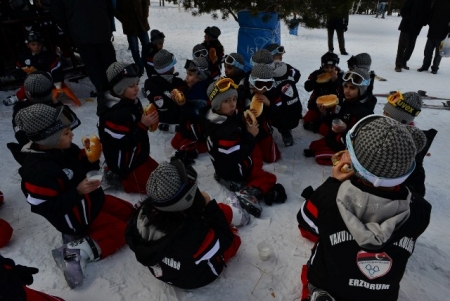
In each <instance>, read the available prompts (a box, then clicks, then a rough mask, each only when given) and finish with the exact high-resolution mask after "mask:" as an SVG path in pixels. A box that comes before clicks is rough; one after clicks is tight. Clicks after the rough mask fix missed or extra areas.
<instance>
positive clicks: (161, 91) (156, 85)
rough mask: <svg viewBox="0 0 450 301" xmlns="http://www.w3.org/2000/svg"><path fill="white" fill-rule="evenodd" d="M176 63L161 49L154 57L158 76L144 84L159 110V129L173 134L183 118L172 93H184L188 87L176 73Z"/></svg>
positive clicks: (149, 98)
mask: <svg viewBox="0 0 450 301" xmlns="http://www.w3.org/2000/svg"><path fill="white" fill-rule="evenodd" d="M176 63H177V59H176V58H175V56H174V55H173V54H172V53H170V52H169V51H167V50H165V49H161V50H160V51H158V52H157V53H156V54H155V56H154V57H153V67H154V69H155V72H156V74H154V75H152V76H150V77H149V78H148V79H147V80H146V81H145V84H144V91H145V95H146V96H147V99H148V101H149V102H150V103H152V104H154V105H155V106H156V108H157V109H158V115H159V125H158V128H159V129H160V130H161V131H170V132H172V133H174V132H175V131H176V129H177V128H178V127H179V122H180V117H181V107H180V105H179V104H178V102H177V100H176V99H174V95H173V93H172V91H173V90H174V89H177V90H179V91H182V90H184V89H185V87H186V83H185V82H184V81H183V80H182V79H181V78H180V77H178V73H176V72H175V64H176ZM183 97H184V95H183Z"/></svg>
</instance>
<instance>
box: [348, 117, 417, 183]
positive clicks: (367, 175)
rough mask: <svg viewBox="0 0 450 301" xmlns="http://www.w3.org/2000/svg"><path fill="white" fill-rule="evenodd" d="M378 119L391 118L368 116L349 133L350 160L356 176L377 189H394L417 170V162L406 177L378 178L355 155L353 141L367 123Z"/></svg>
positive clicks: (414, 162)
mask: <svg viewBox="0 0 450 301" xmlns="http://www.w3.org/2000/svg"><path fill="white" fill-rule="evenodd" d="M378 118H389V117H386V116H383V115H376V114H374V115H369V116H366V117H364V118H363V119H361V120H360V121H358V122H357V123H356V124H355V125H354V126H353V127H352V128H351V129H350V130H349V131H348V133H347V136H346V137H345V141H346V144H347V150H348V153H349V155H350V159H351V161H352V167H353V170H354V171H355V174H356V175H357V176H358V177H360V178H363V179H365V180H366V181H369V182H370V183H372V184H373V186H375V187H378V186H383V187H394V186H397V185H399V184H401V183H403V182H404V181H405V180H406V179H407V178H408V177H409V175H410V174H411V173H412V172H413V171H414V169H415V168H416V161H413V163H412V165H411V167H410V169H409V170H408V172H407V173H406V174H405V175H403V176H401V177H397V178H383V177H378V176H376V175H374V174H372V173H371V172H370V171H368V170H367V169H365V168H364V167H363V166H362V164H361V163H360V162H359V161H358V158H357V157H356V154H355V150H354V148H353V141H354V140H355V138H356V137H357V136H358V132H359V131H360V129H361V127H363V126H364V125H366V124H367V123H369V122H371V121H373V120H375V119H378Z"/></svg>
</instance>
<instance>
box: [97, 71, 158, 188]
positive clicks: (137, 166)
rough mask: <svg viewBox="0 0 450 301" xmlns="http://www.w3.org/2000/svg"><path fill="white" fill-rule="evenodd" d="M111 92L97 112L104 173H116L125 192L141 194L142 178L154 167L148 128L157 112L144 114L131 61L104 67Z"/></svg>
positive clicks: (153, 124)
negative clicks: (99, 111)
mask: <svg viewBox="0 0 450 301" xmlns="http://www.w3.org/2000/svg"><path fill="white" fill-rule="evenodd" d="M106 75H107V77H108V81H109V84H110V86H111V95H113V96H116V97H114V98H111V99H109V100H108V102H106V103H105V106H106V109H105V110H104V112H102V113H101V114H100V115H99V127H98V133H99V136H100V140H101V141H102V144H103V154H104V156H105V161H106V164H107V168H108V172H112V173H114V174H116V175H118V176H119V177H120V179H121V183H122V186H123V190H124V191H125V192H137V193H145V185H146V181H147V180H146V179H148V176H149V175H150V173H151V172H152V171H153V170H154V169H155V168H156V167H157V166H158V163H156V161H155V160H153V159H152V158H151V157H150V156H149V155H150V140H149V136H148V131H149V130H155V128H156V127H157V124H158V111H157V110H155V111H153V113H150V114H147V113H146V112H144V108H143V106H142V103H141V101H140V100H139V98H137V94H138V92H139V69H138V68H137V66H136V65H135V64H125V63H122V62H114V63H112V64H111V65H110V66H109V67H108V69H107V70H106Z"/></svg>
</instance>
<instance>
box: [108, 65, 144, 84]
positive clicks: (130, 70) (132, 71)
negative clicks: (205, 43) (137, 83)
mask: <svg viewBox="0 0 450 301" xmlns="http://www.w3.org/2000/svg"><path fill="white" fill-rule="evenodd" d="M126 77H127V78H133V77H137V78H139V77H140V76H139V67H138V66H137V65H136V64H131V65H128V66H126V67H125V68H124V69H123V70H122V71H121V72H120V73H119V74H117V75H116V76H114V77H113V78H112V79H111V81H110V82H109V84H110V85H111V87H114V86H115V85H117V84H118V83H119V82H120V81H121V80H122V79H124V78H126Z"/></svg>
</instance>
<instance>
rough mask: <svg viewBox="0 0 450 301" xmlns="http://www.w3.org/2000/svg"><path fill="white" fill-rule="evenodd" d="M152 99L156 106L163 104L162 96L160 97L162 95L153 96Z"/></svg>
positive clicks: (159, 106)
mask: <svg viewBox="0 0 450 301" xmlns="http://www.w3.org/2000/svg"><path fill="white" fill-rule="evenodd" d="M153 101H154V102H155V104H156V105H157V106H158V108H161V107H162V106H163V105H164V98H162V96H155V97H154V98H153Z"/></svg>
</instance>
